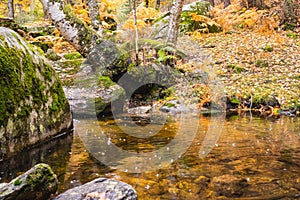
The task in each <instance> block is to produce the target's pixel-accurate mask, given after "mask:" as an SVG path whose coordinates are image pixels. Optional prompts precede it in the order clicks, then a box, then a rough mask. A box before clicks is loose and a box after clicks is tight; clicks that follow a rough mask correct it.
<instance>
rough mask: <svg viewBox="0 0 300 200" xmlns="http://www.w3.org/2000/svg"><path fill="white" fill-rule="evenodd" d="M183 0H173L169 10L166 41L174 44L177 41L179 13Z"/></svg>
mask: <svg viewBox="0 0 300 200" xmlns="http://www.w3.org/2000/svg"><path fill="white" fill-rule="evenodd" d="M183 2H184V0H174V2H173V6H172V8H171V11H170V19H169V24H168V31H167V36H166V41H167V42H170V43H173V44H174V45H176V42H177V37H178V29H179V22H180V14H181V11H182V7H183Z"/></svg>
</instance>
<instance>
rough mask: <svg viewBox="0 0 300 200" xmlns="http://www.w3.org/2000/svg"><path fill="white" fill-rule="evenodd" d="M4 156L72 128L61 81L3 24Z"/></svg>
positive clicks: (0, 136) (0, 121) (0, 111)
mask: <svg viewBox="0 0 300 200" xmlns="http://www.w3.org/2000/svg"><path fill="white" fill-rule="evenodd" d="M0 91H1V93H0V149H1V151H0V159H2V158H5V157H7V156H9V155H10V154H12V153H14V152H18V151H22V150H23V149H25V148H29V147H30V146H33V145H36V144H38V143H41V142H43V141H45V140H47V139H50V138H52V137H53V136H55V135H58V134H60V133H62V132H63V131H66V130H68V129H70V128H71V127H72V115H71V112H70V107H69V104H68V101H67V99H66V97H65V93H64V91H63V88H62V86H61V82H60V80H59V79H58V77H57V75H56V74H55V72H54V70H53V69H52V67H51V66H50V65H49V64H48V63H47V62H46V61H45V59H44V58H43V57H42V56H41V55H40V54H39V53H38V51H36V50H34V48H33V47H32V46H30V45H28V44H27V43H26V42H25V41H24V40H23V39H22V37H21V36H20V35H18V34H17V33H15V32H14V31H12V30H10V29H7V28H3V27H0Z"/></svg>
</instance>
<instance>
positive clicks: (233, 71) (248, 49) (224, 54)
mask: <svg viewBox="0 0 300 200" xmlns="http://www.w3.org/2000/svg"><path fill="white" fill-rule="evenodd" d="M190 37H192V38H193V41H196V44H193V48H195V47H196V48H197V47H198V50H197V51H195V53H198V56H201V55H199V54H202V55H203V54H205V55H208V56H209V57H210V59H209V60H208V62H209V63H208V64H209V65H212V67H213V71H214V73H216V74H217V76H218V79H219V80H221V82H222V84H223V86H224V93H225V94H226V95H227V96H228V97H230V102H231V103H232V104H235V105H236V108H240V109H243V108H246V107H247V106H246V105H245V104H244V102H245V101H246V100H249V99H251V101H252V102H253V103H254V104H255V103H258V105H256V107H257V108H258V109H259V108H260V105H259V104H265V105H266V104H268V101H269V100H270V99H272V98H270V97H274V98H276V100H277V101H278V103H279V104H280V105H276V104H274V103H273V104H271V105H270V106H275V107H276V106H277V107H280V109H283V110H284V109H290V108H292V107H299V106H300V35H297V34H296V33H293V32H286V31H282V32H274V33H272V34H262V33H258V32H254V31H234V32H227V33H218V34H193V35H192V36H190ZM181 40H185V39H184V38H182V39H181ZM179 43H180V44H181V43H182V42H179ZM183 43H184V42H183ZM181 45H182V44H181ZM187 46H191V44H188V45H185V44H183V47H184V48H185V47H187ZM199 49H201V50H200V51H199ZM191 51H193V50H192V49H191ZM204 57H205V56H204ZM200 68H201V66H200ZM248 108H249V105H248ZM272 110H273V108H272ZM274 114H276V113H274ZM277 114H278V113H277Z"/></svg>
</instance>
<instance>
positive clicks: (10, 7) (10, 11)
mask: <svg viewBox="0 0 300 200" xmlns="http://www.w3.org/2000/svg"><path fill="white" fill-rule="evenodd" d="M7 7H8V15H9V18H10V19H13V18H14V15H15V12H14V0H8V4H7Z"/></svg>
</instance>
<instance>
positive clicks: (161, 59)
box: [157, 49, 176, 63]
mask: <svg viewBox="0 0 300 200" xmlns="http://www.w3.org/2000/svg"><path fill="white" fill-rule="evenodd" d="M157 54H158V59H157V61H158V62H161V63H167V62H168V61H170V60H173V59H176V56H174V55H168V54H167V53H166V51H165V50H162V49H160V50H159V51H158V52H157Z"/></svg>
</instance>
